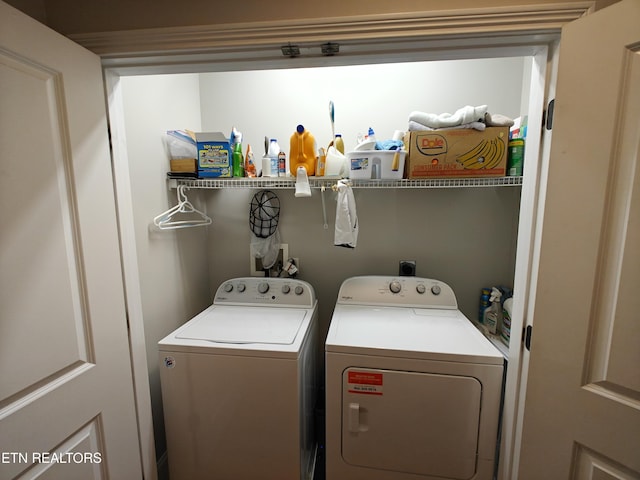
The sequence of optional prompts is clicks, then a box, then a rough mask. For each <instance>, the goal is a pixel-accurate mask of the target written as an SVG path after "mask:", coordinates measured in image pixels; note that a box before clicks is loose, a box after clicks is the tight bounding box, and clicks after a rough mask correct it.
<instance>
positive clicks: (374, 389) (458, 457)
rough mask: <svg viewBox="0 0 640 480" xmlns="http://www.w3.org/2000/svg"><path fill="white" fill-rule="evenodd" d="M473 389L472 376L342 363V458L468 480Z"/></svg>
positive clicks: (476, 400) (475, 404)
mask: <svg viewBox="0 0 640 480" xmlns="http://www.w3.org/2000/svg"><path fill="white" fill-rule="evenodd" d="M481 395H482V385H481V384H480V382H479V381H478V380H477V379H476V378H473V377H464V376H455V375H440V374H433V373H419V372H405V371H391V370H378V369H368V368H355V367H354V368H348V369H347V370H345V371H344V372H343V378H342V425H343V427H342V456H343V458H344V460H345V461H346V462H347V463H349V464H352V465H357V466H362V467H368V468H375V469H381V470H387V471H394V472H403V473H412V474H417V475H433V476H438V477H444V478H448V479H449V478H450V479H468V478H470V477H472V476H473V475H474V473H475V471H476V456H477V450H478V428H479V422H480V403H481Z"/></svg>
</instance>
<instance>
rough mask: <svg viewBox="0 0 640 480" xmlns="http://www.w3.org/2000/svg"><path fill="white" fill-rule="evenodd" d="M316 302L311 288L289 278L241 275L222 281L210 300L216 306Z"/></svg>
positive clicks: (280, 304)
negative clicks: (212, 299)
mask: <svg viewBox="0 0 640 480" xmlns="http://www.w3.org/2000/svg"><path fill="white" fill-rule="evenodd" d="M315 302H316V295H315V292H314V290H313V287H312V286H311V285H310V284H309V283H307V282H305V281H303V280H297V279H292V278H262V277H242V278H232V279H230V280H226V281H225V282H222V284H221V285H220V286H219V287H218V290H217V291H216V295H215V298H214V301H213V303H214V304H217V305H260V306H268V305H273V306H278V307H283V306H292V307H303V308H311V307H313V305H314V304H315Z"/></svg>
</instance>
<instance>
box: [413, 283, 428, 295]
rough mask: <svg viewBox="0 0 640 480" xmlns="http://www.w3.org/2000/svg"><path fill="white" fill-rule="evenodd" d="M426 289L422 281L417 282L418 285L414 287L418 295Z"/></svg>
mask: <svg viewBox="0 0 640 480" xmlns="http://www.w3.org/2000/svg"><path fill="white" fill-rule="evenodd" d="M426 291H427V287H425V286H424V285H423V284H422V283H420V284H418V286H417V287H416V292H418V293H419V294H420V295H422V294H423V293H424V292H426Z"/></svg>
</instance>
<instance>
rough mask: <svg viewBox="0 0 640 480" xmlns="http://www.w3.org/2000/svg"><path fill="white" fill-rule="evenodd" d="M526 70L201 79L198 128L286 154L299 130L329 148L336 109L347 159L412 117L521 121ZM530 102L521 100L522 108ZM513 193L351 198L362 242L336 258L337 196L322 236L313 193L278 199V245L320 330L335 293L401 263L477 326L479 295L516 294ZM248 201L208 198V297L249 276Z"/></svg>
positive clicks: (497, 66) (244, 195) (442, 68)
mask: <svg viewBox="0 0 640 480" xmlns="http://www.w3.org/2000/svg"><path fill="white" fill-rule="evenodd" d="M524 70H525V61H524V59H523V58H505V59H490V60H487V59H485V60H465V61H446V62H444V61H443V62H424V63H405V64H393V65H369V66H350V67H326V68H309V69H297V70H273V71H258V72H256V71H249V72H226V73H209V74H203V75H202V77H201V84H200V86H201V99H202V105H203V111H202V128H203V129H205V130H206V131H222V132H223V133H225V134H227V135H228V134H229V132H230V131H231V127H232V126H236V127H237V128H238V129H239V130H240V131H242V132H243V134H244V142H243V143H244V147H245V149H246V145H247V144H251V145H252V148H256V147H254V145H257V149H258V152H257V153H260V154H261V153H262V148H263V147H262V145H263V143H264V136H265V135H266V136H269V137H276V138H278V140H279V141H280V140H281V139H285V141H284V142H282V141H281V142H280V145H281V147H284V148H283V150H284V151H285V152H288V151H289V148H288V139H289V137H290V135H291V134H292V133H293V131H294V129H295V127H296V125H297V124H298V123H303V124H304V125H305V127H306V128H307V129H308V130H310V131H311V132H312V133H313V134H314V135H315V136H316V139H317V141H318V144H319V145H324V146H326V145H327V144H328V143H329V141H330V140H331V128H330V122H329V113H328V103H329V99H331V100H333V101H334V103H335V106H336V132H339V133H343V134H344V137H345V145H346V149H347V150H349V149H350V148H353V147H354V146H355V137H356V135H357V134H358V133H359V132H365V131H366V129H367V128H368V127H369V126H371V127H373V128H374V130H375V131H376V135H377V137H378V139H381V138H382V139H384V138H389V137H391V135H392V134H393V132H394V130H406V129H407V122H408V116H409V113H410V112H411V111H413V110H421V111H425V112H433V113H442V112H454V111H455V110H457V109H458V108H460V107H462V106H464V105H483V104H486V105H488V106H489V111H490V112H492V113H501V114H504V115H508V116H510V117H517V116H519V115H521V113H522V112H521V111H520V105H521V98H522V97H523V95H522V85H523V74H524ZM525 97H526V96H525ZM519 190H520V189H519V188H512V187H505V188H489V189H484V188H481V189H453V190H446V189H445V190H387V189H385V190H367V189H356V190H355V191H354V193H355V198H356V203H357V209H358V217H359V220H360V238H359V240H358V246H357V248H356V249H355V250H347V249H345V248H341V247H335V246H333V234H334V230H333V228H334V218H335V208H336V203H335V194H334V193H333V192H330V191H328V192H326V193H325V203H326V205H327V215H328V220H329V226H330V227H329V229H328V230H324V229H323V228H322V223H323V221H322V219H323V214H322V202H321V197H320V195H321V194H320V192H319V191H318V190H314V191H313V196H312V198H295V197H294V195H293V192H292V191H287V190H278V191H276V193H277V194H278V196H279V198H280V201H281V205H282V213H281V219H280V231H281V235H282V242H283V243H287V244H288V245H289V254H290V256H293V257H299V258H300V262H301V273H300V277H301V278H303V279H305V280H307V281H309V282H310V283H312V284H313V285H314V287H315V289H316V293H317V294H318V298H319V301H320V322H321V325H322V327H323V328H324V329H326V328H328V324H329V321H330V317H331V312H332V309H333V305H334V303H335V299H336V297H337V292H338V288H339V286H340V283H341V282H342V281H343V280H344V279H345V278H347V277H349V276H353V275H359V274H384V275H396V274H397V273H398V262H399V260H416V261H417V274H418V275H419V276H424V277H432V278H437V279H440V280H443V281H445V282H448V283H449V284H451V286H452V287H453V288H454V290H455V291H456V293H457V295H458V302H459V304H460V307H461V310H462V311H463V312H464V313H465V314H467V315H468V316H474V315H477V310H478V299H479V293H480V289H481V288H482V287H484V286H492V285H496V284H504V285H509V286H511V285H512V282H513V271H514V260H515V247H516V228H517V218H518V211H519V195H520V191H519ZM254 193H255V191H231V190H221V191H214V192H210V193H209V195H208V197H207V198H208V200H209V207H208V208H209V213H210V214H211V215H212V216H213V218H214V225H213V226H212V227H211V232H210V236H209V240H210V244H209V252H210V261H211V272H212V276H211V282H212V283H211V287H212V289H213V288H215V287H217V285H219V284H220V283H221V282H222V281H224V280H225V279H226V278H230V277H233V276H241V275H247V274H248V269H249V242H250V238H251V237H250V232H249V223H248V211H249V202H250V200H251V196H252V195H253V194H254Z"/></svg>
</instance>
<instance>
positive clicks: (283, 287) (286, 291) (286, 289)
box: [282, 285, 291, 294]
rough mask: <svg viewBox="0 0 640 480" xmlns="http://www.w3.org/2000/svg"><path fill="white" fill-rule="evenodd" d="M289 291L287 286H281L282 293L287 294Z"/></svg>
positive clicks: (289, 288)
mask: <svg viewBox="0 0 640 480" xmlns="http://www.w3.org/2000/svg"><path fill="white" fill-rule="evenodd" d="M290 291H291V287H290V286H289V285H283V286H282V293H284V294H287V293H289V292H290Z"/></svg>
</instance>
